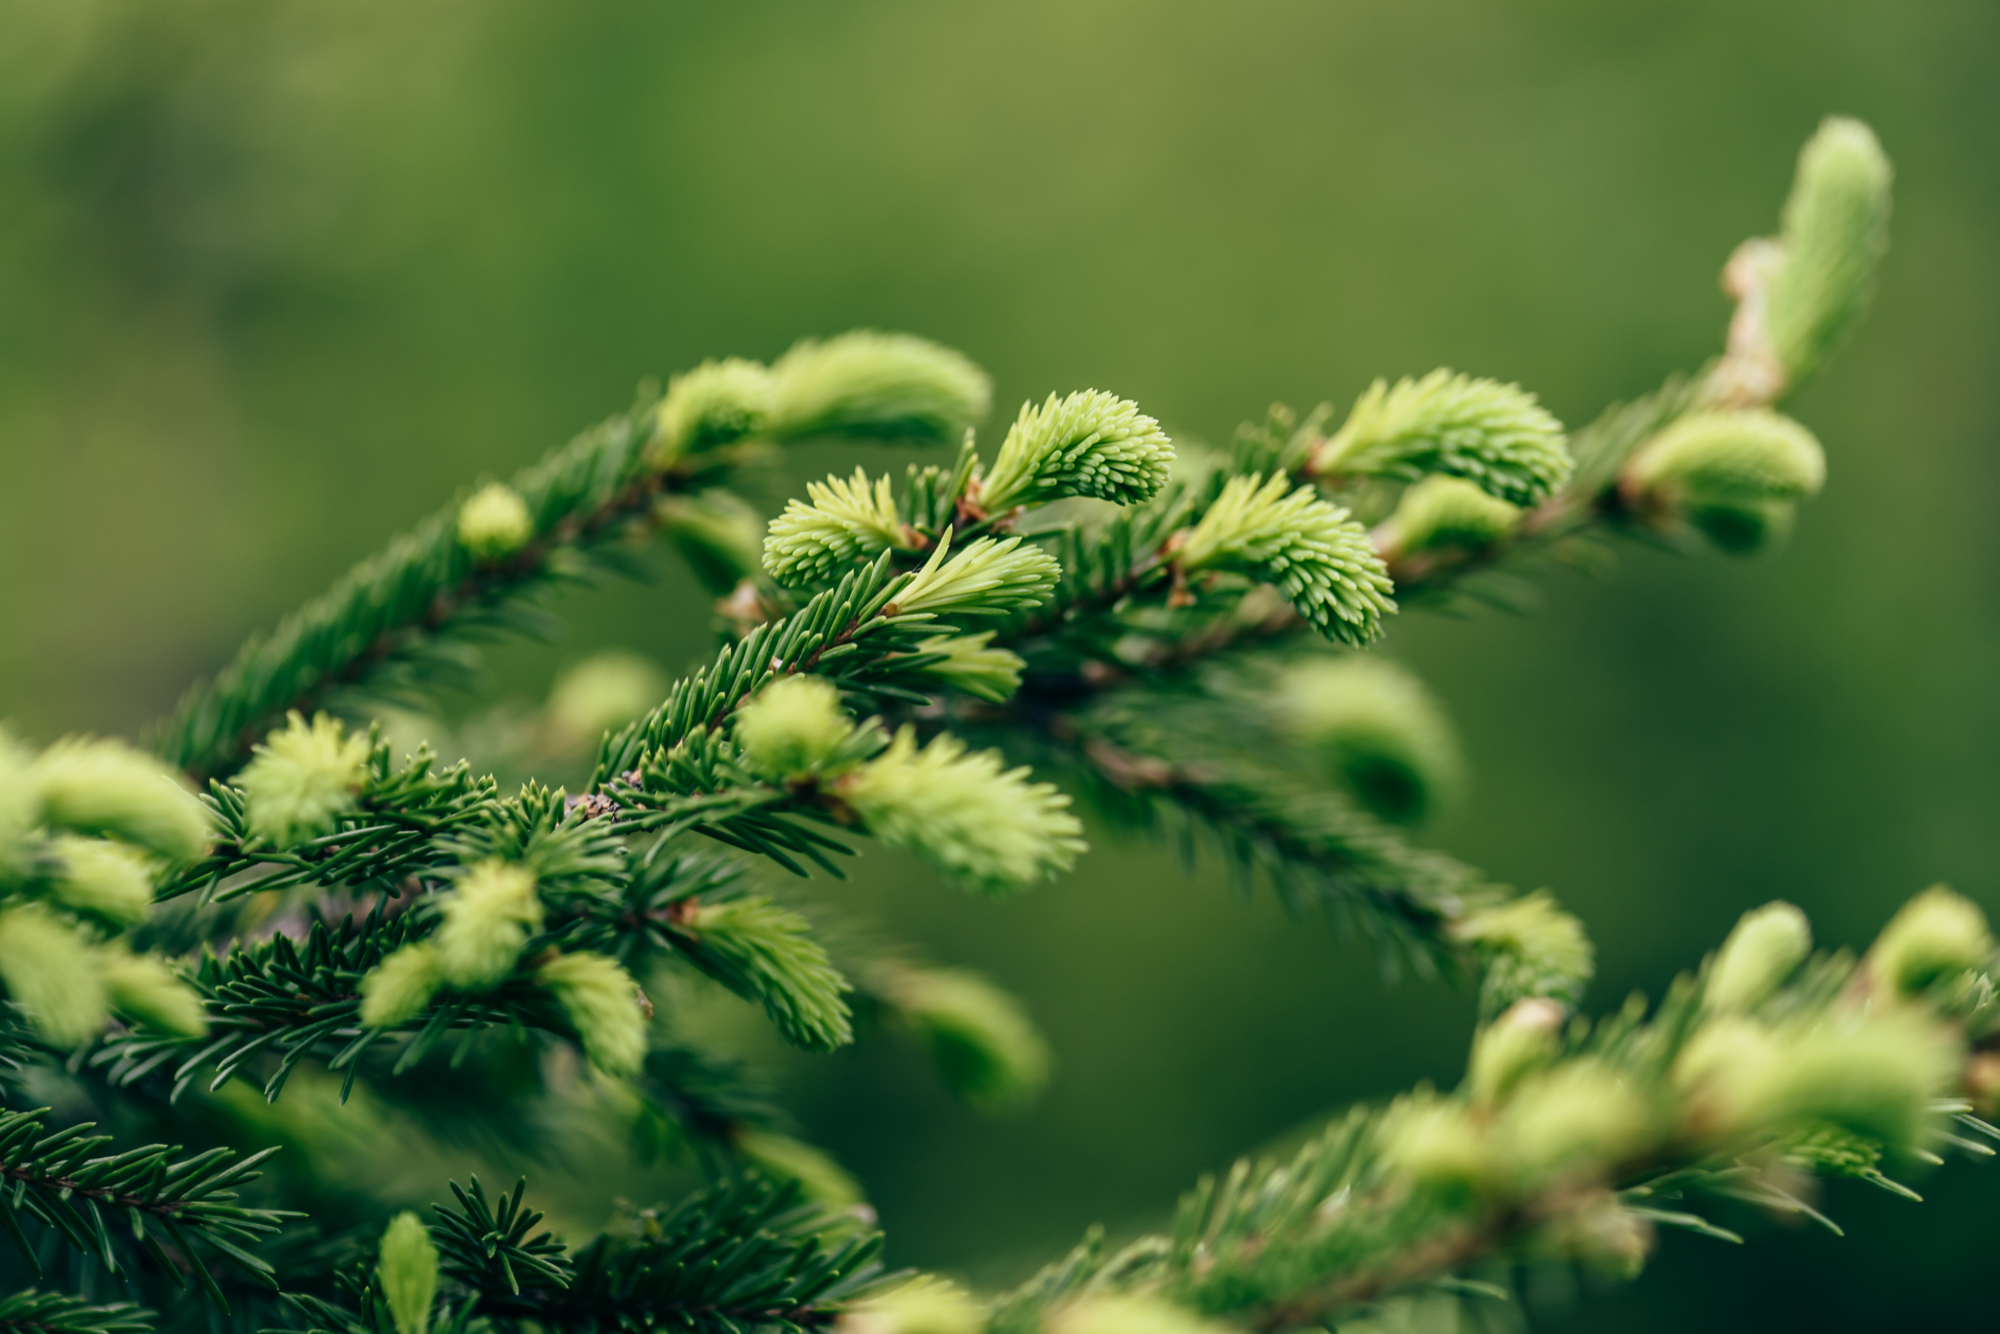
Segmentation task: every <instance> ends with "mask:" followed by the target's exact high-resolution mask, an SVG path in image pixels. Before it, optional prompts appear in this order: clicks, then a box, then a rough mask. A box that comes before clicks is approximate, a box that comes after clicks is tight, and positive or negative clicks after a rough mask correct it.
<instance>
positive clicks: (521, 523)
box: [458, 482, 535, 560]
mask: <svg viewBox="0 0 2000 1334" xmlns="http://www.w3.org/2000/svg"><path fill="white" fill-rule="evenodd" d="M534 535H535V518H534V516H533V515H532V514H530V513H528V502H527V501H525V500H523V499H521V493H520V492H518V491H516V490H515V489H514V488H513V487H511V486H508V485H507V484H506V483H505V482H489V483H487V484H486V485H485V486H482V487H481V488H479V490H477V491H475V492H473V493H472V495H471V496H470V497H468V498H467V500H466V502H465V503H464V504H463V505H461V506H459V507H458V541H459V545H460V546H463V547H464V548H465V549H466V550H467V551H469V552H471V553H472V554H473V555H474V556H476V557H478V558H479V559H480V560H500V559H501V558H503V557H506V556H511V555H513V554H514V553H515V552H517V551H519V550H520V549H521V548H522V547H525V546H526V545H528V540H529V539H530V538H532V537H533V536H534Z"/></svg>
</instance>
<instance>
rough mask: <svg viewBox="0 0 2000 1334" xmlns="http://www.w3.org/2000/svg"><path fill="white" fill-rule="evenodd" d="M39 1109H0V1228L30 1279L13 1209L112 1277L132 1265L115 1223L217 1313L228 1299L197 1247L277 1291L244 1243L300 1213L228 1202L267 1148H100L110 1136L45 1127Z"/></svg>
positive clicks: (32, 1259) (36, 1266) (83, 1128)
mask: <svg viewBox="0 0 2000 1334" xmlns="http://www.w3.org/2000/svg"><path fill="white" fill-rule="evenodd" d="M47 1115H48V1109H47V1108H42V1109H40V1110H37V1111H27V1112H12V1111H6V1112H0V1182H4V1183H5V1184H6V1185H7V1187H8V1190H7V1198H6V1200H5V1201H4V1202H0V1225H4V1226H5V1228H6V1230H7V1232H8V1234H9V1235H10V1236H11V1237H12V1238H13V1241H14V1243H15V1245H16V1246H17V1247H18V1248H19V1250H20V1252H21V1254H22V1256H23V1257H24V1258H25V1259H26V1261H27V1263H28V1264H29V1266H30V1267H31V1268H32V1269H33V1270H34V1271H35V1273H36V1274H37V1275H38V1276H39V1275H40V1273H41V1260H40V1258H39V1256H38V1255H37V1254H36V1251H35V1248H34V1247H33V1246H32V1245H30V1243H29V1241H28V1237H27V1234H26V1233H25V1232H24V1231H23V1230H22V1227H21V1220H20V1218H19V1216H18V1215H19V1214H20V1213H26V1214H27V1215H28V1217H29V1218H31V1219H33V1220H35V1221H36V1222H38V1223H40V1224H42V1225H43V1226H44V1227H46V1228H48V1229H49V1230H50V1231H52V1232H53V1233H54V1234H56V1235H58V1236H60V1237H61V1238H62V1239H63V1240H64V1241H65V1242H67V1243H68V1244H69V1245H70V1246H72V1247H74V1248H75V1249H76V1250H78V1251H80V1252H83V1253H85V1254H89V1255H93V1256H95V1257H96V1258H97V1260H98V1262H99V1263H101V1264H102V1265H103V1266H104V1268H105V1269H106V1270H107V1271H109V1272H110V1273H113V1274H116V1273H120V1272H122V1271H123V1270H124V1269H125V1268H126V1267H128V1266H129V1265H130V1264H131V1263H132V1261H131V1260H130V1259H129V1258H127V1257H126V1256H125V1254H124V1251H125V1248H124V1247H121V1246H114V1245H113V1243H112V1239H111V1238H112V1234H111V1230H110V1227H109V1224H110V1223H111V1222H113V1221H118V1222H122V1223H123V1224H124V1225H125V1226H126V1227H127V1228H129V1229H130V1231H131V1234H132V1238H133V1241H134V1243H136V1245H137V1247H138V1248H139V1249H140V1250H141V1252H142V1253H143V1254H144V1255H146V1256H147V1257H149V1258H150V1259H151V1260H152V1261H153V1262H154V1263H155V1264H157V1265H158V1266H159V1268H160V1270H161V1271H162V1272H164V1273H165V1274H166V1275H167V1276H168V1277H169V1278H170V1279H172V1281H173V1282H174V1284H175V1285H176V1286H180V1287H185V1286H186V1283H187V1278H188V1277H189V1276H192V1277H193V1278H194V1279H195V1281H196V1282H197V1283H199V1284H200V1286H201V1288H202V1290H203V1292H204V1293H205V1294H206V1295H207V1296H208V1297H209V1299H210V1300H212V1301H214V1302H215V1303H216V1304H217V1305H219V1306H221V1307H222V1308H223V1309H224V1310H227V1309H228V1305H229V1304H228V1302H227V1301H226V1300H225V1299H224V1297H223V1295H222V1290H221V1288H220V1287H218V1286H217V1284H216V1280H215V1277H214V1275H212V1274H211V1273H210V1271H209V1265H210V1263H211V1258H205V1257H204V1256H203V1254H202V1251H203V1250H204V1249H205V1250H207V1251H209V1252H211V1253H212V1254H213V1255H214V1256H221V1257H223V1258H226V1259H228V1260H230V1261H232V1262H233V1263H234V1264H236V1265H237V1266H239V1267H240V1268H241V1269H242V1270H243V1271H244V1272H245V1273H246V1274H247V1275H248V1276H249V1277H250V1278H251V1279H252V1280H254V1281H257V1282H260V1283H262V1284H264V1285H265V1286H268V1287H276V1283H275V1282H274V1281H273V1279H272V1271H271V1266H270V1264H269V1262H267V1261H265V1260H263V1259H261V1258H259V1257H258V1256H256V1255H253V1254H251V1252H250V1251H249V1250H247V1249H245V1248H246V1247H251V1246H255V1245H257V1244H258V1243H259V1242H260V1241H262V1240H263V1239H264V1238H266V1237H268V1236H270V1235H272V1234H273V1233H275V1232H277V1231H278V1230H279V1228H280V1227H281V1226H282V1225H283V1223H284V1221H285V1220H286V1219H288V1218H296V1217H301V1216H302V1215H298V1214H294V1213H288V1212H286V1211H284V1210H275V1209H253V1208H246V1207H244V1206H242V1205H239V1204H236V1203H235V1202H234V1201H235V1200H236V1190H235V1189H234V1188H235V1187H237V1186H240V1185H243V1184H245V1183H246V1182H250V1181H254V1180H256V1178H257V1176H258V1173H257V1171H256V1167H257V1165H258V1164H259V1163H261V1162H262V1161H263V1160H264V1159H265V1158H267V1157H269V1156H270V1154H271V1153H272V1152H274V1150H266V1151H264V1152H262V1153H255V1154H251V1155H250V1156H248V1157H242V1156H239V1155H238V1154H236V1153H234V1152H232V1151H231V1150H229V1149H225V1148H215V1149H210V1150H208V1151H207V1152H205V1153H199V1154H196V1155H194V1156H193V1157H189V1158H177V1156H176V1155H177V1154H178V1153H179V1152H180V1151H179V1150H178V1149H176V1148H172V1147H169V1146H167V1145H164V1144H152V1145H147V1146H145V1147H143V1148H136V1149H127V1150H125V1151H123V1152H119V1153H105V1152H103V1151H104V1150H106V1149H109V1148H111V1147H112V1143H113V1141H112V1137H111V1136H110V1135H93V1134H91V1133H90V1131H91V1129H92V1127H91V1125H90V1124H89V1123H84V1124H81V1125H73V1126H69V1127H66V1128H64V1129H62V1130H57V1131H53V1132H51V1131H50V1130H49V1129H48V1127H47V1125H46V1124H45V1118H46V1117H47ZM197 1241H198V1242H200V1243H201V1245H200V1247H199V1248H198V1247H197V1246H196V1245H195V1243H196V1242H197Z"/></svg>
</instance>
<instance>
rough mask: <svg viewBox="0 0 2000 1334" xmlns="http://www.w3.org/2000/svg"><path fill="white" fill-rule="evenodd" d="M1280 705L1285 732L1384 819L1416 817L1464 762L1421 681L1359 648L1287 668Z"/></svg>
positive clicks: (1456, 778)
mask: <svg viewBox="0 0 2000 1334" xmlns="http://www.w3.org/2000/svg"><path fill="white" fill-rule="evenodd" d="M1277 702H1278V707H1279V709H1280V711H1281V713H1282V715H1283V717H1284V718H1285V720H1286V722H1287V724H1288V728H1287V732H1288V735H1291V736H1294V737H1296V738H1297V739H1298V740H1299V741H1301V742H1303V743H1304V744H1305V745H1306V746H1307V747H1308V748H1309V749H1311V750H1313V751H1315V752H1317V753H1318V754H1319V755H1321V756H1323V757H1324V759H1325V761H1326V764H1327V767H1328V769H1329V770H1330V771H1331V772H1332V773H1333V774H1334V775H1335V776H1337V777H1338V778H1339V779H1340V780H1341V781H1342V782H1343V783H1345V784H1346V786H1347V787H1348V789H1349V790H1350V791H1351V792H1352V793H1353V794H1354V796H1355V798H1356V799H1357V800H1358V801H1360V802H1361V804H1362V805H1364V806H1366V807H1367V808H1368V809H1369V810H1371V811H1373V812H1374V813H1375V814H1376V815H1379V816H1381V817H1382V818H1383V819H1385V820H1390V821H1394V822H1396V823H1399V824H1407V823H1412V822H1414V821H1418V820H1422V819H1424V818H1425V817H1426V816H1429V815H1431V814H1433V813H1434V812H1436V811H1437V810H1438V809H1439V807H1440V806H1442V805H1443V804H1444V803H1445V802H1447V801H1448V800H1449V799H1450V798H1451V796H1452V795H1453V794H1455V793H1456V791H1457V790H1458V787H1459V785H1460V783H1461V781H1462V778H1463V773H1464V764H1463V762H1462V761H1461V759H1460V758H1459V751H1458V742H1457V739H1456V738H1455V737H1454V736H1453V734H1452V730H1451V724H1450V722H1449V721H1448V720H1447V719H1446V718H1445V715H1444V711H1443V710H1442V709H1441V708H1439V707H1438V704H1437V701H1436V700H1434V699H1433V698H1432V697H1431V695H1430V692H1429V691H1427V690H1425V689H1424V687H1423V683H1422V682H1420V681H1418V680H1417V678H1416V677H1415V676H1414V675H1412V674H1411V673H1410V672H1408V671H1406V670H1405V669H1404V668H1402V667H1400V666H1398V665H1397V664H1395V663H1393V662H1389V661H1387V660H1385V659H1382V658H1378V657H1373V656H1369V655H1364V654H1348V655H1345V656H1343V657H1338V658H1311V659H1307V660H1305V661H1302V662H1299V663H1297V664H1295V665H1293V666H1291V667H1289V668H1287V669H1286V670H1285V672H1284V673H1283V675H1282V676H1281V677H1280V678H1279V680H1278V684H1277Z"/></svg>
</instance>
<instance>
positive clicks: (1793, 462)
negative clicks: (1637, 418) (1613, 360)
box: [1619, 408, 1826, 552]
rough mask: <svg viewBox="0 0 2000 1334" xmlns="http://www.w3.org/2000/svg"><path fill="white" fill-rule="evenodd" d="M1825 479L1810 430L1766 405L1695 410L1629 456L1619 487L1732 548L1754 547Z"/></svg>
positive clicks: (1645, 510)
mask: <svg viewBox="0 0 2000 1334" xmlns="http://www.w3.org/2000/svg"><path fill="white" fill-rule="evenodd" d="M1825 480H1826V455H1825V453H1824V451H1822V450H1821V448H1820V444H1819V441H1818V440H1817V439H1816V438H1814V436H1813V434H1812V432H1811V431H1808V430H1807V429H1806V428H1805V427H1803V426H1801V425H1799V424H1798V423H1797V422H1795V421H1793V420H1792V419H1791V418H1789V417H1785V416H1781V415H1780V414H1778V413H1775V412H1770V411H1766V410H1765V409H1762V408H1754V409H1747V410H1744V411H1737V412H1691V413H1689V414H1687V415H1686V416H1684V417H1682V418H1680V419H1679V420H1678V421H1675V422H1674V423H1673V424H1672V425H1670V426H1668V427H1667V428H1666V429H1665V430H1663V431H1661V432H1660V433H1659V434H1658V435H1656V436H1654V437H1653V438H1652V440H1650V441H1649V442H1647V443H1646V444H1645V445H1644V446H1643V447H1641V448H1640V449H1639V451H1638V452H1637V453H1635V454H1634V455H1633V456H1632V457H1631V459H1629V460H1628V461H1627V462H1626V464H1625V472H1624V475H1623V477H1622V479H1621V480H1620V483H1619V487H1620V490H1621V491H1622V492H1623V493H1624V494H1625V497H1626V501H1627V503H1629V504H1631V505H1632V506H1633V508H1635V509H1636V510H1638V511H1639V512H1640V513H1642V514H1667V515H1676V514H1677V515H1679V516H1681V517H1683V518H1685V519H1687V521H1688V522H1690V523H1692V524H1694V526H1695V527H1697V528H1699V529H1701V530H1702V531H1703V532H1704V533H1707V534H1708V536H1709V537H1710V538H1711V539H1712V540H1713V541H1714V542H1715V543H1716V545H1717V546H1720V547H1722V548H1723V549H1724V550H1727V551H1738V552H1744V551H1753V550H1756V549H1757V548H1758V547H1760V546H1763V545H1764V544H1765V543H1767V542H1768V541H1769V540H1770V539H1771V538H1772V537H1773V536H1777V535H1780V534H1781V533H1782V531H1783V529H1784V527H1785V525H1787V524H1788V523H1789V522H1790V516H1791V503H1792V502H1793V501H1796V500H1799V499H1801V498H1803V497H1805V496H1810V495H1813V494H1814V493H1816V492H1817V491H1818V490H1819V489H1820V486H1821V485H1822V484H1823V483H1824V482H1825Z"/></svg>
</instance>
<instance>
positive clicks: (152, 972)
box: [97, 950, 208, 1037]
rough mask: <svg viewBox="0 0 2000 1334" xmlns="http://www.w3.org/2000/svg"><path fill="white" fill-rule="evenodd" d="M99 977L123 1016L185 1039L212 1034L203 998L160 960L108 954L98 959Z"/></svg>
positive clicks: (118, 953)
mask: <svg viewBox="0 0 2000 1334" xmlns="http://www.w3.org/2000/svg"><path fill="white" fill-rule="evenodd" d="M97 976H98V978H99V980H100V981H101V982H102V983H103V984H104V991H105V994H106V995H107V996H108V997H109V998H110V1001H111V1008H112V1009H114V1010H116V1011H118V1012H119V1013H120V1014H127V1015H130V1016H132V1017H133V1018H135V1019H138V1020H140V1021H142V1022H144V1023H147V1024H151V1025H152V1026H153V1027H154V1028H162V1029H165V1030H166V1031H167V1032H169V1033H179V1034H182V1035H183V1036H185V1037H200V1036H202V1035H203V1034H204V1033H206V1032H208V1010H207V1007H205V1006H204V1005H203V1004H202V1000H201V997H200V996H199V995H198V994H196V992H195V990H194V988H192V987H190V986H189V985H188V984H187V983H186V982H183V981H182V980H181V979H180V978H178V977H176V976H175V975H174V971H173V970H172V969H171V968H169V967H167V966H166V965H165V964H164V963H161V962H160V961H159V960H158V959H155V958H153V957H151V956H150V955H145V954H127V953H126V952H125V951H123V950H106V951H103V952H101V953H100V954H99V955H98V959H97Z"/></svg>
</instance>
